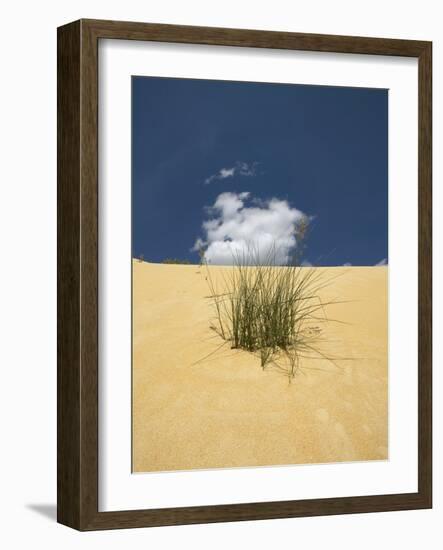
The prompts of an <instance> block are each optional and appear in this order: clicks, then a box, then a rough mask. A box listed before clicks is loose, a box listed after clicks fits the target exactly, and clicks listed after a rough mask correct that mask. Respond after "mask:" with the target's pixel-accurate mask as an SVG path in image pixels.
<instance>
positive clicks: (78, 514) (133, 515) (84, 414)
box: [57, 20, 432, 531]
mask: <svg viewBox="0 0 443 550" xmlns="http://www.w3.org/2000/svg"><path fill="white" fill-rule="evenodd" d="M100 39H117V40H118V39H124V40H140V41H159V42H173V43H183V44H185V43H187V44H206V45H225V46H237V47H252V48H273V49H275V48H277V49H283V50H304V51H312V52H336V53H348V54H371V55H380V56H383V55H385V56H405V57H414V58H418V67H419V76H418V85H419V120H418V128H419V143H418V151H419V167H418V182H419V186H418V187H419V189H418V192H419V202H418V204H419V250H418V254H419V334H418V338H419V356H418V369H419V373H418V374H419V376H418V404H419V410H418V433H419V440H418V454H419V456H418V492H416V493H404V494H403V493H402V494H385V495H375V496H357V497H345V498H321V499H314V500H294V501H280V502H255V503H247V504H232V505H216V506H195V507H194V506H193V507H183V508H166V509H147V510H135V511H134V510H132V511H125V510H122V511H117V512H99V511H98V265H97V264H98V246H99V245H98V214H97V213H98V185H97V182H98V124H97V116H98V42H99V40H100ZM431 67H432V44H431V42H422V41H412V40H394V39H381V38H360V37H349V36H328V35H315V34H298V33H286V32H269V31H257V30H239V29H224V28H205V27H190V26H175V25H160V24H146V23H132V22H118V21H98V20H80V21H76V22H73V23H70V24H68V25H65V26H62V27H60V28H59V29H58V174H57V177H58V227H57V230H58V432H57V435H58V452H57V465H58V478H57V489H58V503H57V509H58V521H59V522H60V523H62V524H65V525H68V526H70V527H73V528H75V529H79V530H82V531H87V530H97V529H114V528H132V527H148V526H160V525H177V524H191V523H210V522H224V521H244V520H256V519H272V518H288V517H299V516H319V515H331V514H350V513H362V512H376V511H390V510H408V509H419V508H430V507H431V506H432V417H431V412H432V401H431V391H432V390H431V383H432V382H431V380H432V373H431V345H432V342H431V326H432V325H431V323H432V319H431V316H432V306H431V298H432V248H431V238H432V235H431V231H432V229H431V228H432V219H431V200H432V190H431V169H432V157H431V155H432V153H431V144H432V126H431V125H432V107H431V99H432V82H431V71H432V68H431Z"/></svg>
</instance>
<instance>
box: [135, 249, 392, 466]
mask: <svg viewBox="0 0 443 550" xmlns="http://www.w3.org/2000/svg"><path fill="white" fill-rule="evenodd" d="M211 269H212V270H213V271H214V274H215V276H217V273H218V275H220V273H221V272H222V270H223V269H229V268H223V267H212V268H211ZM316 269H322V270H323V271H324V272H325V274H326V276H328V277H329V276H333V277H335V276H336V275H339V276H338V277H335V278H334V280H333V281H332V282H331V284H330V285H329V286H328V287H326V288H325V289H324V290H323V291H322V298H323V299H324V300H331V299H332V298H337V299H339V300H346V301H347V302H346V303H340V304H335V305H332V306H330V309H329V311H328V316H330V317H332V318H335V319H340V320H341V321H344V322H345V323H346V324H337V323H328V324H327V325H323V326H322V338H323V339H324V343H323V344H322V347H321V352H322V353H324V354H325V355H328V356H334V357H341V358H343V359H341V360H338V361H336V364H333V363H331V362H330V361H328V360H327V359H324V358H322V357H320V356H319V357H316V358H310V359H305V360H303V362H302V364H301V368H300V371H299V372H298V374H297V375H296V377H295V378H294V379H293V380H292V382H291V383H288V378H287V377H286V376H284V375H283V374H282V373H280V372H278V371H277V370H275V369H272V368H267V369H266V370H264V371H263V370H262V369H261V367H260V361H259V360H258V359H257V357H255V356H254V355H252V354H250V353H248V352H244V351H237V350H231V349H229V346H222V347H221V348H220V349H218V348H219V346H220V345H222V344H223V340H221V338H220V337H218V336H217V335H216V334H215V333H214V331H212V330H211V329H210V327H209V320H210V318H211V315H212V311H211V306H210V302H209V300H207V299H206V298H205V297H207V296H208V294H209V290H208V286H207V281H206V280H205V276H206V274H205V268H202V269H200V268H199V267H198V266H186V265H166V264H165V265H162V264H150V263H147V262H139V261H136V260H135V261H134V262H133V302H134V305H133V469H134V471H135V472H149V471H161V470H189V469H196V468H220V467H240V466H264V465H280V464H303V463H325V462H341V461H355V460H359V461H362V460H380V459H386V458H387V456H388V447H387V445H388V424H387V412H388V410H387V409H388V399H387V382H388V364H387V276H388V268H387V267H347V268H316ZM207 356H208V357H207ZM205 357H206V359H204V358H205Z"/></svg>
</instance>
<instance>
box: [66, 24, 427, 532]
mask: <svg viewBox="0 0 443 550" xmlns="http://www.w3.org/2000/svg"><path fill="white" fill-rule="evenodd" d="M431 52H432V48H431V43H430V42H421V41H410V40H394V39H381V38H360V37H345V36H326V35H315V34H310V35H309V34H298V33H282V32H269V31H257V30H239V29H221V28H202V27H184V26H173V25H157V24H147V23H129V22H114V21H96V20H80V21H76V22H74V23H70V24H68V25H65V26H63V27H60V28H59V29H58V521H59V522H60V523H63V524H65V525H68V526H70V527H73V528H76V529H79V530H95V529H113V528H125V527H148V526H159V525H175V524H186V523H209V522H221V521H240V520H253V519H270V518H284V517H299V516H313V515H329V514H345V513H361V512H376V511H390V510H407V509H418V508H430V507H431V505H432V497H431V495H432V477H431V475H432V417H431V409H432V407H431V312H432V309H431V298H432V290H431V286H432V278H431V277H432V275H431V268H432V259H431V204H432V202H431V197H432V192H431V164H432V163H431V160H432V157H431V151H432V144H431V141H432V129H431V118H432V110H431V92H432V82H431V66H432V61H431Z"/></svg>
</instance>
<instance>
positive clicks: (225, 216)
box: [193, 192, 308, 265]
mask: <svg viewBox="0 0 443 550" xmlns="http://www.w3.org/2000/svg"><path fill="white" fill-rule="evenodd" d="M257 204H258V205H257ZM208 213H209V214H210V215H211V217H210V218H209V219H207V220H205V221H204V222H203V224H202V228H203V231H204V238H203V239H201V238H199V239H197V240H196V242H195V245H194V247H193V250H199V249H200V248H201V247H205V249H206V252H205V258H206V260H207V261H208V262H209V263H212V264H219V265H229V264H232V261H233V256H235V255H237V254H240V255H242V254H248V251H250V250H251V248H252V249H253V250H254V254H258V260H259V261H260V262H265V261H266V258H268V257H269V254H270V253H273V254H274V253H275V262H276V263H277V264H285V263H287V261H288V260H289V258H290V254H291V252H292V251H293V250H294V249H295V247H296V246H297V228H298V226H299V224H300V222H302V221H304V220H306V219H308V217H307V216H306V214H304V213H303V212H301V211H300V210H298V209H297V208H294V207H291V206H290V205H289V203H288V202H287V201H285V200H279V199H277V198H272V199H269V200H266V201H259V202H258V201H256V200H255V199H254V198H253V197H251V195H250V193H248V192H244V193H231V192H226V193H221V194H220V195H218V197H217V199H216V200H215V203H214V205H213V206H212V207H211V208H210V209H208Z"/></svg>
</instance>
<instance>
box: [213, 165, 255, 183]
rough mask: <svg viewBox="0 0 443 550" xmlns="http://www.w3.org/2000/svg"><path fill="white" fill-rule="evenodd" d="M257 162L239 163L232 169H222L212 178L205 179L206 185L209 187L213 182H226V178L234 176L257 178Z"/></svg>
mask: <svg viewBox="0 0 443 550" xmlns="http://www.w3.org/2000/svg"><path fill="white" fill-rule="evenodd" d="M257 165H258V163H257V162H253V163H252V164H248V163H247V162H242V161H238V162H236V163H235V164H234V166H231V167H230V168H221V169H220V170H219V171H218V172H216V173H215V174H212V176H209V177H207V178H206V179H205V184H206V185H208V184H209V183H212V182H213V181H217V180H224V179H226V178H232V177H233V176H255V175H256V174H257Z"/></svg>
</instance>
